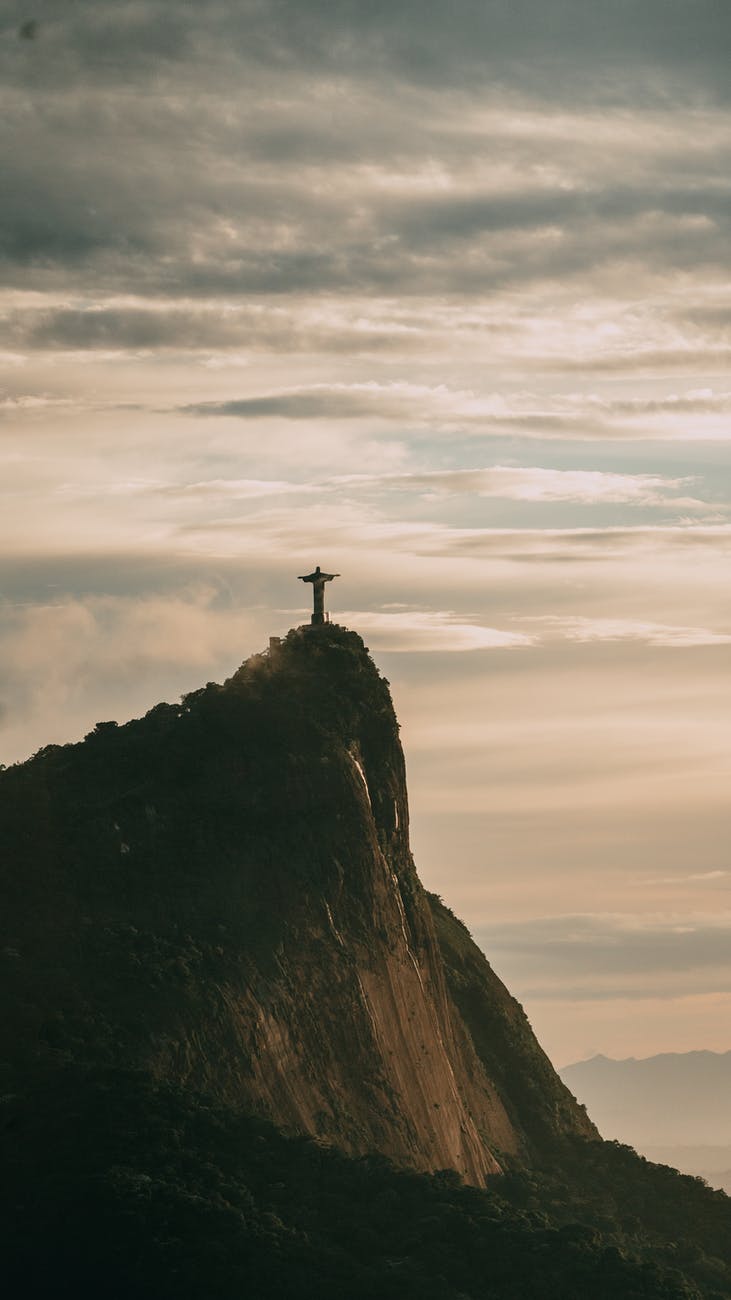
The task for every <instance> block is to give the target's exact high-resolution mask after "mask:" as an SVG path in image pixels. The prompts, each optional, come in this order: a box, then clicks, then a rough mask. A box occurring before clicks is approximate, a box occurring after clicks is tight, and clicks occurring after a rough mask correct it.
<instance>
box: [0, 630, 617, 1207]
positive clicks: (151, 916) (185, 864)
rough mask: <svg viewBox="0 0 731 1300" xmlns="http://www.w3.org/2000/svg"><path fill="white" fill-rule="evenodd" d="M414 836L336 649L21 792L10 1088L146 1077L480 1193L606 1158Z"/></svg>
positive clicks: (208, 696)
mask: <svg viewBox="0 0 731 1300" xmlns="http://www.w3.org/2000/svg"><path fill="white" fill-rule="evenodd" d="M408 824H409V823H408V800H407V792H406V781H405V772H404V760H403V754H402V751H401V747H400V743H399V740H398V727H397V723H396V719H395V716H394V713H393V707H392V704H391V700H390V696H389V692H388V685H387V683H386V682H385V681H384V680H383V679H382V678H381V677H380V676H379V674H378V672H377V670H376V668H375V666H374V665H373V663H372V661H371V660H370V658H369V657H368V654H367V651H366V649H365V647H364V646H363V643H362V641H361V640H360V638H359V637H358V636H357V635H356V634H355V633H352V632H347V631H345V630H344V629H339V628H335V627H331V626H327V627H325V628H322V629H318V630H317V631H316V632H308V631H301V630H297V631H294V632H292V633H290V634H289V636H288V637H287V638H286V640H285V641H284V642H283V643H282V644H281V645H280V646H273V647H272V649H271V650H270V652H269V653H268V654H264V655H257V656H254V657H253V658H252V659H250V660H248V661H247V662H246V663H245V664H244V665H243V666H242V668H241V669H240V670H239V672H237V673H236V674H235V676H234V677H232V678H231V679H230V680H229V681H228V682H226V683H225V684H224V685H223V686H215V685H209V686H207V687H206V688H204V689H203V690H201V691H199V692H196V693H194V694H193V695H191V696H188V697H186V699H184V701H183V703H182V704H181V705H179V706H172V705H159V706H158V707H157V708H156V709H153V710H152V711H151V712H150V713H149V714H148V715H147V716H146V717H145V718H143V719H141V720H139V721H135V722H132V723H128V724H127V725H126V726H124V727H117V726H115V724H112V723H101V724H98V726H97V727H96V728H95V730H94V732H92V733H91V735H90V736H88V737H87V738H86V740H85V741H84V742H83V743H82V744H80V745H75V746H64V747H51V748H49V749H47V750H45V751H43V752H42V753H40V754H39V755H37V756H36V757H35V758H34V759H33V760H31V761H29V762H28V763H27V764H23V765H21V766H18V767H16V768H13V769H10V770H9V771H8V772H6V773H4V774H2V776H0V836H2V846H3V853H2V859H3V864H4V866H3V872H4V875H5V879H4V881H3V888H4V893H5V896H6V897H7V899H8V900H9V906H8V909H7V912H6V918H5V925H6V927H7V933H6V937H5V939H4V940H3V942H4V945H5V965H6V975H7V981H6V987H8V988H10V989H11V1000H10V1001H9V1003H8V1021H7V1023H6V1026H5V1029H4V1030H3V1035H4V1046H3V1053H4V1055H5V1057H6V1058H7V1061H8V1064H7V1066H6V1067H5V1068H6V1073H8V1074H9V1076H12V1074H13V1071H14V1070H18V1069H22V1070H28V1069H33V1068H40V1067H41V1066H45V1065H47V1064H48V1063H49V1062H52V1061H53V1060H58V1059H64V1060H69V1059H71V1060H73V1061H74V1062H79V1061H81V1062H83V1061H89V1062H92V1063H96V1064H98V1063H99V1062H104V1063H112V1064H120V1063H122V1064H125V1065H130V1064H132V1065H135V1066H143V1067H145V1068H146V1069H148V1070H151V1071H152V1072H153V1073H154V1074H156V1075H158V1076H160V1077H164V1078H167V1079H170V1080H173V1081H175V1082H182V1083H187V1084H191V1085H193V1086H195V1087H196V1088H198V1089H202V1090H203V1091H206V1092H208V1093H211V1094H213V1095H214V1096H216V1097H218V1098H221V1099H225V1100H226V1101H227V1102H233V1103H235V1104H236V1105H241V1106H243V1107H245V1108H247V1109H249V1110H251V1111H253V1112H255V1113H257V1114H260V1115H262V1116H264V1117H266V1118H268V1119H271V1120H273V1121H274V1122H275V1123H276V1124H278V1125H279V1126H280V1127H282V1128H284V1129H286V1130H288V1131H294V1132H302V1133H308V1134H311V1135H315V1136H318V1137H320V1138H321V1139H323V1140H325V1141H327V1142H330V1143H334V1144H337V1145H338V1146H340V1147H341V1148H342V1149H344V1150H345V1151H346V1152H348V1153H351V1154H361V1153H366V1152H373V1151H378V1152H381V1153H383V1154H385V1155H387V1156H390V1157H391V1158H392V1159H394V1160H395V1161H396V1162H398V1163H401V1164H404V1165H408V1166H411V1167H412V1168H415V1169H420V1170H434V1169H439V1168H451V1169H454V1170H457V1171H458V1172H459V1173H460V1174H461V1175H462V1176H463V1177H464V1178H465V1179H466V1180H467V1181H469V1182H472V1183H481V1182H482V1181H484V1179H485V1177H486V1176H487V1175H489V1174H491V1173H495V1172H497V1171H499V1169H500V1168H501V1167H502V1166H503V1165H504V1164H505V1163H506V1162H510V1161H512V1160H519V1159H523V1160H524V1159H529V1158H530V1155H531V1151H532V1150H533V1149H535V1148H536V1147H537V1146H539V1145H540V1144H541V1143H545V1142H546V1141H549V1140H550V1139H551V1138H553V1137H555V1136H556V1135H561V1134H580V1135H585V1136H593V1135H594V1130H593V1128H592V1126H591V1124H590V1123H589V1121H588V1120H587V1119H586V1116H585V1113H584V1112H583V1110H582V1109H581V1108H579V1107H578V1106H577V1105H576V1103H575V1102H574V1100H573V1098H572V1097H571V1096H570V1094H569V1093H568V1091H567V1090H566V1089H565V1088H564V1086H563V1084H561V1082H560V1080H559V1079H558V1078H557V1076H556V1075H555V1073H554V1072H553V1070H552V1068H551V1066H550V1064H549V1063H548V1061H547V1059H546V1058H545V1056H544V1055H543V1053H542V1052H541V1051H540V1048H539V1047H538V1045H537V1044H536V1043H535V1040H534V1038H533V1036H532V1033H531V1031H530V1028H529V1026H528V1024H527V1021H526V1020H525V1017H524V1015H523V1013H522V1011H521V1009H520V1008H519V1007H518V1005H517V1003H515V1002H514V1001H513V999H511V998H510V996H509V994H507V992H506V990H504V988H503V986H502V985H501V984H500V983H499V981H498V980H496V977H495V976H494V975H493V974H492V972H491V971H490V969H489V967H488V966H487V963H486V962H485V959H484V958H483V957H482V954H480V953H479V950H478V949H477V948H476V947H475V946H474V944H472V941H471V940H470V939H469V936H468V935H467V933H466V931H465V930H464V927H461V925H460V923H459V922H457V921H456V920H455V918H453V917H452V916H451V914H450V913H448V911H446V910H445V909H443V908H442V907H440V906H439V904H438V903H437V902H436V901H435V900H432V906H431V907H430V905H429V902H428V900H427V896H426V895H425V893H424V891H423V889H422V887H421V885H420V883H419V880H418V878H417V875H416V872H415V870H414V865H413V861H412V858H411V854H410V850H409V839H408ZM433 913H434V914H433ZM435 921H436V929H435ZM11 1043H12V1044H13V1046H12V1047H11Z"/></svg>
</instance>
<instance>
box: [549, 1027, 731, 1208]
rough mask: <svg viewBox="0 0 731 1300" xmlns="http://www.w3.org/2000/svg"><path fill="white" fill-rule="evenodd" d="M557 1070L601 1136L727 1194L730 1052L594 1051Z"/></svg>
mask: <svg viewBox="0 0 731 1300" xmlns="http://www.w3.org/2000/svg"><path fill="white" fill-rule="evenodd" d="M559 1073H560V1075H561V1077H562V1079H563V1080H564V1082H565V1083H566V1084H568V1086H569V1088H570V1089H571V1091H572V1092H573V1093H574V1094H575V1095H576V1096H577V1097H578V1098H579V1100H580V1101H582V1102H583V1103H584V1104H585V1105H586V1106H587V1108H588V1110H589V1112H590V1113H591V1115H592V1116H593V1117H594V1119H595V1120H596V1122H597V1124H598V1125H599V1127H600V1129H601V1131H602V1133H603V1134H604V1135H605V1136H606V1137H608V1138H618V1139H619V1140H620V1141H621V1142H629V1143H631V1145H632V1146H634V1147H636V1148H637V1150H638V1151H641V1152H642V1153H643V1154H645V1155H647V1156H648V1157H650V1159H653V1160H659V1161H662V1162H664V1163H667V1164H673V1165H675V1166H676V1167H677V1168H678V1169H683V1170H684V1171H685V1172H687V1173H693V1174H698V1175H700V1176H702V1177H704V1178H706V1179H707V1181H708V1182H710V1183H711V1184H712V1186H718V1187H723V1188H725V1189H726V1190H727V1191H731V1052H721V1053H718V1052H664V1053H662V1054H660V1055H658V1056H650V1057H646V1058H644V1059H639V1060H638V1059H635V1058H634V1057H630V1058H629V1059H627V1060H622V1061H615V1060H611V1059H610V1058H608V1057H606V1056H601V1055H599V1056H594V1057H592V1058H591V1059H590V1060H588V1061H579V1062H577V1063H576V1064H574V1065H569V1066H566V1067H565V1068H564V1069H563V1070H560V1071H559Z"/></svg>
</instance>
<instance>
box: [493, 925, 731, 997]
mask: <svg viewBox="0 0 731 1300" xmlns="http://www.w3.org/2000/svg"><path fill="white" fill-rule="evenodd" d="M479 941H480V943H481V944H482V945H483V946H484V947H485V949H486V951H487V952H488V953H489V954H490V955H491V958H492V959H494V961H495V963H496V965H497V967H498V969H501V970H502V971H503V972H504V971H506V970H509V971H510V974H511V976H512V977H513V979H515V978H516V977H517V979H518V986H519V988H520V989H521V990H522V994H523V995H524V996H525V997H529V998H531V999H532V1000H534V1001H540V1000H543V999H555V998H562V999H567V1000H587V1001H595V1000H596V1001H604V1000H607V999H611V998H628V999H643V998H648V997H660V998H672V997H677V996H679V995H680V996H683V995H689V994H699V993H712V992H723V993H726V992H729V991H731V958H730V957H729V953H731V913H723V912H722V913H720V914H712V915H709V914H707V913H700V912H699V913H692V914H687V913H677V914H631V913H624V914H615V915H612V914H606V913H601V914H591V913H589V914H578V915H561V916H553V917H546V918H538V919H535V920H525V921H523V922H521V923H520V924H513V923H505V924H502V925H497V926H490V927H485V928H483V929H481V930H480V932H479ZM518 972H519V973H518Z"/></svg>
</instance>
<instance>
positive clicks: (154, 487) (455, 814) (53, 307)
mask: <svg viewBox="0 0 731 1300" xmlns="http://www.w3.org/2000/svg"><path fill="white" fill-rule="evenodd" d="M29 17H32V18H33V20H34V22H33V23H32V24H30V26H29V25H28V20H29ZM24 25H25V26H24ZM729 36H731V12H726V11H722V9H721V7H720V6H719V5H717V4H715V3H713V0H695V3H692V4H691V3H687V2H685V0H681V2H680V3H678V4H677V5H674V6H672V13H671V14H669V13H668V7H667V5H665V4H664V3H663V2H662V0H628V3H626V4H624V5H622V6H611V7H610V6H607V5H602V6H599V5H591V4H588V5H587V4H586V3H584V2H581V3H580V0H549V3H539V0H517V3H516V0H512V2H511V3H510V4H508V3H507V0H497V2H496V3H494V4H492V5H489V6H488V5H484V4H477V3H474V2H473V0H456V3H455V4H454V5H452V6H450V7H449V8H448V9H447V8H443V9H442V8H436V9H434V8H428V9H425V8H424V7H423V6H418V7H417V6H415V5H414V4H413V3H411V0H395V2H393V3H390V4H389V5H382V4H377V3H376V4H370V5H367V6H366V5H357V4H352V3H349V2H348V0H342V2H339V3H336V4H334V5H326V4H318V3H314V0H308V2H307V3H300V4H297V5H294V4H291V3H290V2H289V0H272V2H271V3H268V4H266V5H261V4H258V3H254V0H251V3H248V2H247V3H243V4H237V5H232V4H230V3H224V0H208V2H207V3H206V4H204V5H200V6H195V7H191V6H180V5H175V4H173V3H172V0H145V2H144V3H142V4H138V3H134V4H133V3H132V0H115V3H113V4H112V3H111V2H110V0H101V2H100V0H94V3H93V4H92V3H91V0H76V2H75V3H74V4H73V5H72V6H62V7H60V6H58V5H56V4H52V3H51V0H39V3H38V4H37V5H35V6H34V8H33V12H32V15H29V13H28V11H27V8H26V6H24V5H21V4H20V3H17V2H16V0H10V3H8V5H7V6H6V7H5V11H4V17H3V19H2V20H1V21H0V66H1V67H2V73H3V77H2V82H3V92H2V95H3V107H4V112H3V120H2V126H1V127H0V133H1V134H2V141H3V143H2V146H0V147H2V150H3V164H4V174H5V177H6V186H5V188H6V200H5V204H4V206H3V210H2V212H0V251H1V252H2V259H3V271H4V275H3V287H2V302H1V304H0V314H1V315H2V321H3V332H2V341H0V416H1V423H0V431H1V433H2V442H1V444H0V445H1V446H2V457H3V469H4V474H3V499H4V510H3V514H2V522H1V523H0V529H1V530H2V540H3V543H4V546H3V557H4V558H3V559H2V560H1V561H0V667H1V668H2V671H3V678H4V688H3V689H2V691H0V724H1V726H2V731H1V732H0V761H4V762H6V763H9V762H13V761H15V760H17V759H22V758H24V757H26V756H27V755H28V754H30V753H31V752H33V751H34V750H35V749H37V748H38V747H39V746H40V745H43V744H46V743H52V742H64V741H68V740H76V739H79V738H80V737H81V736H82V735H83V734H84V733H85V732H86V731H88V730H89V729H90V727H91V726H93V724H94V723H95V722H96V721H97V720H99V719H103V718H106V717H116V718H117V719H118V720H119V721H123V720H125V719H127V718H129V717H132V716H135V715H138V714H139V713H141V712H143V711H144V710H145V709H147V708H150V707H152V706H153V705H154V704H155V703H157V702H158V700H161V699H175V698H177V697H178V696H179V695H180V694H181V693H182V692H184V691H186V690H190V689H193V688H195V687H197V686H199V685H200V684H201V683H202V682H204V681H206V680H209V679H214V680H222V679H223V678H224V677H226V676H228V675H230V674H231V672H232V671H233V670H234V669H235V668H236V666H237V665H238V663H240V662H241V660H242V659H243V658H245V657H246V656H247V655H248V654H250V653H253V652H255V651H257V650H259V649H261V648H262V647H263V646H265V645H266V644H267V639H268V637H269V635H271V634H282V633H283V632H286V630H287V629H288V628H289V627H291V626H292V625H294V624H297V623H299V622H301V621H303V619H305V618H306V616H307V610H308V593H307V592H306V591H303V590H302V584H301V583H298V582H297V579H296V575H297V574H298V573H303V572H307V571H309V569H311V568H312V567H313V566H314V565H315V564H316V563H320V564H321V565H322V566H323V568H327V569H330V570H332V571H336V570H337V571H339V572H340V573H341V574H342V577H341V578H339V579H338V580H337V581H336V582H334V583H332V584H331V585H330V588H329V589H328V592H327V598H328V604H329V606H330V608H331V610H332V613H333V617H334V618H336V619H337V620H338V621H341V622H343V623H345V624H347V625H348V626H350V627H352V628H354V629H355V630H357V631H358V632H360V633H361V635H362V636H363V637H364V639H365V641H366V644H368V645H369V646H370V648H371V650H372V652H373V655H374V657H375V659H376V662H377V663H378V665H379V667H380V668H381V670H382V671H383V672H384V674H385V675H386V676H387V677H388V678H389V680H390V682H391V687H392V692H393V696H394V702H395V706H396V711H397V714H398V717H399V720H400V722H401V724H402V737H403V742H404V748H405V752H406V760H407V765H408V777H409V794H410V799H411V815H412V838H413V848H414V855H415V859H416V864H417V868H418V870H419V873H420V875H421V878H422V880H423V882H424V884H425V885H426V886H427V887H428V888H430V889H432V890H435V891H436V892H438V893H439V894H440V895H442V896H443V898H444V899H445V901H446V902H447V903H448V905H449V906H450V907H451V908H452V909H453V910H454V911H455V912H456V913H457V914H458V915H459V916H461V917H462V918H463V919H464V920H465V922H466V923H467V924H468V926H469V928H470V930H471V931H472V932H473V934H474V935H475V937H476V939H477V940H478V942H480V944H481V945H482V946H483V947H484V949H485V951H486V952H487V954H488V956H489V958H490V960H491V962H492V964H493V965H494V967H495V969H496V970H497V972H498V973H499V975H500V976H501V978H502V979H504V980H505V982H506V983H507V984H508V987H509V988H510V990H511V992H513V993H514V994H515V995H516V996H517V997H518V998H519V999H520V1000H521V1001H522V1002H523V1004H524V1005H525V1007H526V1010H527V1012H528V1014H529V1016H530V1019H531V1021H532V1023H533V1025H534V1027H535V1029H536V1032H537V1034H538V1036H539V1039H540V1041H541V1042H542V1044H543V1045H544V1046H545V1048H546V1050H547V1051H548V1052H549V1054H550V1055H551V1057H552V1059H553V1060H554V1061H556V1062H557V1063H558V1064H566V1063H568V1062H570V1061H578V1060H580V1059H582V1058H586V1057H587V1056H591V1055H593V1054H594V1053H596V1052H601V1053H603V1054H605V1055H608V1056H612V1057H627V1056H631V1055H638V1054H640V1053H641V1054H645V1055H653V1054H656V1053H658V1052H664V1051H680V1052H685V1051H688V1050H692V1049H709V1050H714V1051H717V1052H723V1051H726V1050H728V1049H729V1047H731V1035H730V1034H729V1030H728V1025H729V1023H730V1022H731V1020H730V1013H731V956H730V953H731V943H730V942H729V941H730V940H731V900H730V898H729V885H730V884H731V866H730V865H729V860H728V848H727V845H728V842H729V830H730V829H731V826H730V820H731V819H730V818H729V812H728V805H729V800H728V789H729V776H730V775H731V728H730V727H729V722H730V721H731V708H730V700H729V670H728V669H729V653H730V650H729V648H730V646H731V596H730V595H729V582H728V566H729V556H730V554H731V464H730V462H729V440H730V436H731V430H730V429H729V411H730V410H731V385H729V380H728V374H729V363H730V362H731V284H730V283H729V276H728V249H729V229H728V227H729V212H731V206H730V205H729V180H728V177H729V175H731V166H730V165H729V164H730V162H731V157H730V155H731V118H730V115H729V83H728V72H727V66H726V64H727V51H728V47H729Z"/></svg>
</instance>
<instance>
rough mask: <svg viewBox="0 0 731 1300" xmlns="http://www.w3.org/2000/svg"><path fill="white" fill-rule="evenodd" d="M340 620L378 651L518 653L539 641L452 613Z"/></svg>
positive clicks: (350, 614)
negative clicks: (515, 651) (516, 650)
mask: <svg viewBox="0 0 731 1300" xmlns="http://www.w3.org/2000/svg"><path fill="white" fill-rule="evenodd" d="M336 617H337V619H338V620H339V619H342V621H343V623H344V624H345V625H346V626H352V627H357V628H358V630H359V632H360V633H361V634H362V635H363V636H365V637H366V638H367V639H368V640H369V641H370V642H371V643H372V645H373V648H374V649H375V650H376V651H416V652H429V651H436V652H447V653H451V652H456V653H459V652H463V651H466V650H506V649H515V648H516V647H526V646H531V645H534V644H535V638H533V637H531V636H527V635H526V634H525V633H521V632H507V631H504V630H500V629H499V628H494V627H484V626H482V625H480V624H478V623H470V622H466V621H465V620H464V619H461V618H460V617H459V615H457V614H455V613H453V612H452V611H450V610H434V609H430V610H419V609H406V610H402V611H399V612H398V613H392V612H390V611H389V612H386V611H377V610H376V611H373V610H344V611H343V612H342V613H338V614H337V616H336Z"/></svg>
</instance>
